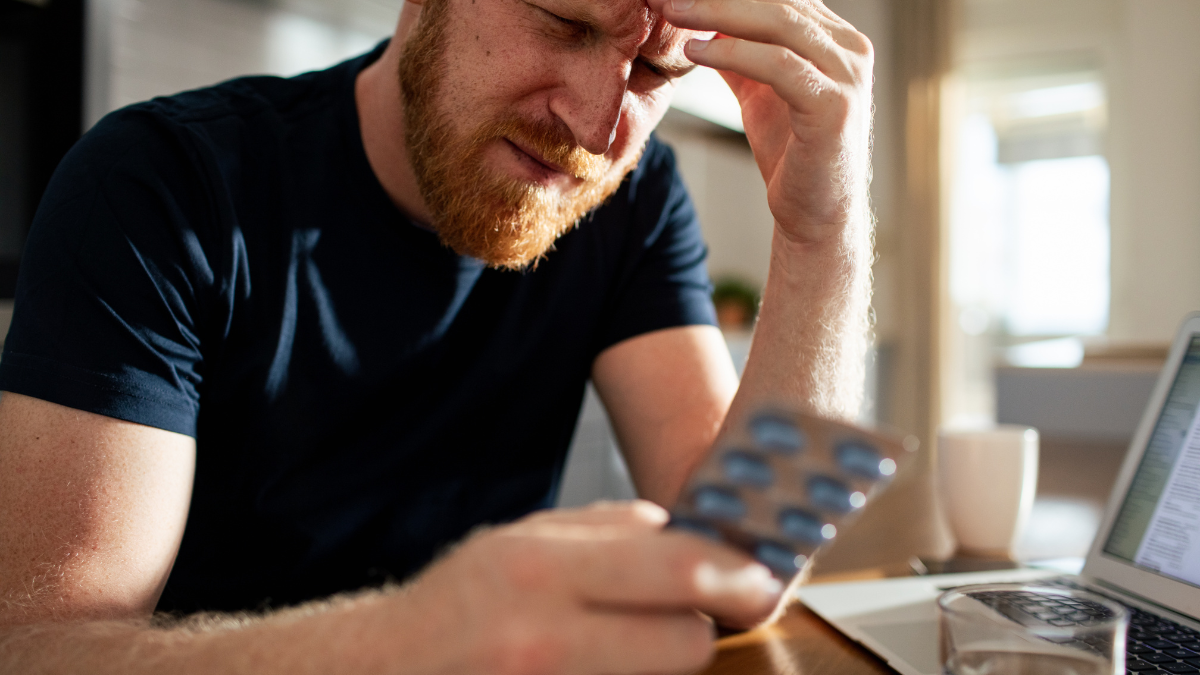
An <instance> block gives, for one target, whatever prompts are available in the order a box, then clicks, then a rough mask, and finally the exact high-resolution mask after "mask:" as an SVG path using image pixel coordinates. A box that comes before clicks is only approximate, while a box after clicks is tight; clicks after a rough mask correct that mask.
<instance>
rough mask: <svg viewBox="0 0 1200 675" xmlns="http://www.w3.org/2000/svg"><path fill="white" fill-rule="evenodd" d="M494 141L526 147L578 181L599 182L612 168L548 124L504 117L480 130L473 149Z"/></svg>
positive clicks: (559, 128)
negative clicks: (501, 140)
mask: <svg viewBox="0 0 1200 675" xmlns="http://www.w3.org/2000/svg"><path fill="white" fill-rule="evenodd" d="M496 138H506V139H508V140H510V141H513V142H515V143H516V144H517V145H518V146H524V147H526V148H530V149H532V150H534V151H535V152H537V153H538V154H539V155H541V156H542V159H544V160H546V161H547V162H549V163H551V164H554V165H555V166H558V167H561V168H562V170H563V171H564V172H565V173H567V174H570V175H571V176H574V177H575V178H578V179H579V180H582V181H587V182H595V181H598V180H600V179H601V178H603V177H604V175H605V174H606V173H608V169H609V168H610V166H611V165H612V162H610V161H609V159H608V158H607V157H605V156H604V155H593V154H592V153H590V152H588V151H587V150H584V149H583V148H581V147H579V145H578V144H577V143H575V139H574V138H573V137H571V135H570V133H569V132H567V131H565V130H563V129H562V128H561V127H556V126H553V125H550V124H545V123H540V122H532V121H530V120H526V119H522V118H519V117H508V118H505V119H503V120H500V121H498V122H495V123H493V124H490V125H487V126H486V127H485V128H483V129H480V130H479V132H478V142H477V145H476V147H481V146H482V145H483V143H485V142H487V141H489V140H492V139H496Z"/></svg>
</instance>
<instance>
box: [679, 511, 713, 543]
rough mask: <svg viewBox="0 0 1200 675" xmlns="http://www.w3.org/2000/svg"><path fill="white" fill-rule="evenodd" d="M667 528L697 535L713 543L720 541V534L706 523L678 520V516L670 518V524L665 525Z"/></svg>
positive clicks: (690, 519)
mask: <svg viewBox="0 0 1200 675" xmlns="http://www.w3.org/2000/svg"><path fill="white" fill-rule="evenodd" d="M667 527H674V528H678V529H680V530H686V531H687V532H691V533H692V534H698V535H700V536H701V537H705V538H708V539H712V540H714V541H722V537H721V533H720V532H718V531H717V529H716V528H714V527H712V526H711V525H709V524H708V523H705V522H703V521H699V520H696V519H695V518H680V517H679V516H671V522H669V523H667Z"/></svg>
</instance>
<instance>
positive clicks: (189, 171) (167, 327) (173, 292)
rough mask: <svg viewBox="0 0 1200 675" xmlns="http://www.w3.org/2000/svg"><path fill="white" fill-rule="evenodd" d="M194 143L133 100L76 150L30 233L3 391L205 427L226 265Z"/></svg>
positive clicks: (0, 383) (2, 370)
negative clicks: (217, 282)
mask: <svg viewBox="0 0 1200 675" xmlns="http://www.w3.org/2000/svg"><path fill="white" fill-rule="evenodd" d="M192 147H194V146H192V145H190V144H189V143H188V142H187V139H186V133H185V132H184V131H182V130H181V129H179V128H177V127H175V126H173V125H172V124H170V123H168V122H167V121H165V120H163V119H161V118H159V117H157V116H156V115H154V114H152V113H150V112H148V111H146V110H140V111H139V110H138V109H133V110H129V109H127V110H125V111H121V112H118V113H114V114H113V115H110V116H109V117H107V118H105V120H103V121H102V122H101V123H100V124H98V125H97V127H96V128H95V129H93V130H92V131H91V132H89V133H88V134H87V135H86V136H85V137H84V138H83V139H82V140H81V141H80V142H79V143H78V144H77V145H76V146H75V148H73V149H72V150H71V152H70V153H68V155H67V156H66V157H65V158H64V159H63V161H62V163H61V164H60V166H59V168H58V170H57V171H56V173H55V176H54V178H53V179H52V180H51V182H50V185H49V186H48V187H47V190H46V193H45V195H44V197H43V199H42V203H41V205H40V207H39V209H38V212H37V215H36V216H35V218H34V223H33V227H32V229H31V231H30V234H29V238H28V240H27V242H26V246H25V252H24V255H23V258H22V261H21V270H20V277H19V280H18V284H17V292H16V302H15V311H14V315H13V321H12V326H11V328H10V330H9V333H8V337H7V339H6V340H5V343H4V353H3V357H2V358H0V389H2V390H4V391H9V392H16V393H19V394H24V395H27V396H32V397H36V398H39V399H43V400H46V401H50V402H53V403H58V404H60V405H64V406H68V407H71V408H75V409H78V410H85V411H88V412H93V413H98V414H101V415H106V416H109V417H114V418H118V419H122V420H127V421H130V422H136V423H139V424H145V425H148V426H152V427H157V428H160V429H166V430H168V431H174V432H178V433H182V434H188V435H192V436H194V435H195V432H196V418H197V413H198V411H199V393H198V387H199V384H200V380H201V364H202V358H201V349H200V335H199V334H198V328H197V327H198V326H199V325H201V323H200V321H201V318H202V317H201V316H199V315H200V314H201V313H202V312H203V311H204V306H203V305H204V303H203V302H201V299H202V297H204V295H205V294H206V293H207V292H208V289H209V288H210V287H212V285H213V282H214V272H213V269H212V267H211V266H210V265H209V260H208V259H209V256H208V255H207V254H206V251H205V248H204V246H203V245H202V244H201V237H199V236H198V235H197V228H196V223H197V222H198V221H200V220H203V219H205V218H206V217H208V213H209V212H210V211H211V209H210V208H209V206H208V202H209V200H208V199H207V198H206V188H205V179H204V176H203V175H202V174H203V172H202V171H201V170H199V169H198V168H196V167H197V166H198V165H199V164H200V162H197V161H196V152H195V151H194V150H192V149H191V148H192Z"/></svg>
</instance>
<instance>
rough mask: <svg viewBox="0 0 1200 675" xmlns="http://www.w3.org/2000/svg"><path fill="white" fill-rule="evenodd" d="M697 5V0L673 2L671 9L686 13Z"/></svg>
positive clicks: (673, 0) (672, 0) (677, 0)
mask: <svg viewBox="0 0 1200 675" xmlns="http://www.w3.org/2000/svg"><path fill="white" fill-rule="evenodd" d="M694 4H696V0H671V9H673V10H675V11H676V12H685V11H687V10H689V9H691V8H692V5H694Z"/></svg>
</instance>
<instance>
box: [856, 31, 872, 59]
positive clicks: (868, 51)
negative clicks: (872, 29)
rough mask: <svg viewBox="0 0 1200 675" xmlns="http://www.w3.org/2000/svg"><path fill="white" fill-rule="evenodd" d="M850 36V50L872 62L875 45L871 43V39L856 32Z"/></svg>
mask: <svg viewBox="0 0 1200 675" xmlns="http://www.w3.org/2000/svg"><path fill="white" fill-rule="evenodd" d="M851 36H852V38H851V39H852V40H853V43H852V45H851V49H853V50H854V51H855V52H857V53H859V54H862V55H863V56H866V57H868V58H869V59H871V60H874V59H875V45H874V44H872V43H871V38H869V37H867V36H866V35H863V34H862V33H859V32H858V31H854V32H853V33H852V34H851Z"/></svg>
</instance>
